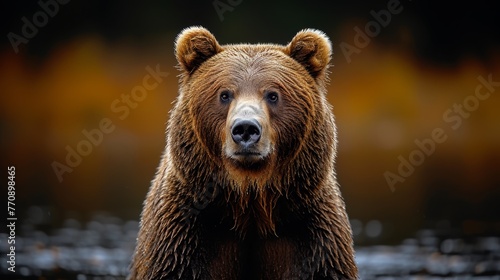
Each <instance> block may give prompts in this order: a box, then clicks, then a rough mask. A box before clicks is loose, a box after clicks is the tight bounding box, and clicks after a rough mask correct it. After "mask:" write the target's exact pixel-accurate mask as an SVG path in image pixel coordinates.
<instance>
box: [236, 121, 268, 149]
mask: <svg viewBox="0 0 500 280" xmlns="http://www.w3.org/2000/svg"><path fill="white" fill-rule="evenodd" d="M261 131H262V128H261V126H260V124H259V123H258V122H257V121H256V120H254V119H243V120H242V119H237V120H236V121H235V122H234V123H233V126H232V128H231V136H232V137H233V141H234V142H236V143H237V144H240V145H244V146H248V145H250V144H254V143H257V142H259V139H260V134H261Z"/></svg>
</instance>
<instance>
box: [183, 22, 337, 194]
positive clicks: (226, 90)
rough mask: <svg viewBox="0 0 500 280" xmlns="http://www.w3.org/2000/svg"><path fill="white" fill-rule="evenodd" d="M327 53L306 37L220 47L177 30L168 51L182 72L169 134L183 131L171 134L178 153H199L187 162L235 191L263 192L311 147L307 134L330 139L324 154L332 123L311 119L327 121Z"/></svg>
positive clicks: (318, 37)
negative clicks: (217, 173)
mask: <svg viewBox="0 0 500 280" xmlns="http://www.w3.org/2000/svg"><path fill="white" fill-rule="evenodd" d="M331 52H332V48H331V44H330V41H329V39H328V38H327V37H326V36H325V34H324V33H322V32H320V31H317V30H313V29H305V30H302V31H300V32H299V33H297V34H296V35H295V37H293V39H292V40H291V42H290V43H289V44H288V45H286V46H282V45H273V44H253V45H252V44H235V45H220V44H219V43H218V42H217V40H216V39H215V37H214V35H212V34H211V33H210V32H209V31H208V30H206V29H204V28H202V27H191V28H187V29H185V30H183V31H182V32H181V33H180V34H179V36H178V37H177V40H176V45H175V54H176V58H177V60H178V62H179V69H180V71H181V75H180V89H179V91H180V92H179V97H178V104H182V106H183V107H182V108H180V110H181V111H182V115H183V116H182V117H180V119H182V120H180V122H181V125H180V126H176V127H177V128H179V127H182V128H183V129H184V130H186V131H184V132H178V133H179V137H184V140H182V141H181V142H183V143H181V145H184V146H185V147H186V146H189V147H191V148H193V149H196V147H198V146H201V147H200V148H199V149H202V150H203V151H202V152H201V153H200V152H198V151H196V152H195V153H194V154H197V155H200V154H203V155H206V158H203V159H202V158H199V159H197V160H199V161H205V160H208V159H209V161H210V164H211V165H213V166H214V168H217V169H219V170H224V172H225V174H226V175H224V176H226V177H227V178H228V179H229V180H231V181H233V182H235V185H238V186H240V187H243V186H248V185H253V186H255V185H257V186H264V185H266V184H269V180H272V179H273V178H274V179H276V178H275V176H274V175H275V174H284V173H285V172H283V170H281V169H283V168H286V167H287V166H288V165H289V164H290V163H291V162H293V161H294V159H295V158H296V157H297V155H298V154H299V153H300V152H301V150H302V149H303V146H304V142H306V141H308V142H310V143H309V145H314V143H315V142H314V141H309V140H306V139H308V137H310V136H311V134H312V131H313V130H325V131H326V132H325V133H322V132H321V131H319V132H318V131H316V132H315V135H319V136H325V135H326V136H327V137H330V138H332V139H327V140H326V141H327V142H328V144H327V146H328V145H329V146H331V147H334V146H335V140H334V139H333V138H334V134H335V132H334V130H335V128H334V127H326V126H330V125H332V124H333V116H332V120H328V121H327V122H321V121H320V122H318V123H313V122H314V121H315V120H317V119H318V117H317V115H319V116H324V115H326V116H330V115H329V114H331V113H330V112H329V113H327V114H325V113H324V112H326V111H329V109H330V108H329V105H325V104H327V102H326V101H325V98H326V97H325V95H326V89H325V84H326V82H327V79H328V67H329V62H330V59H331ZM318 124H319V125H318ZM318 126H321V127H318ZM191 132H192V133H191ZM191 134H192V135H191ZM187 135H191V136H187ZM192 136H194V137H195V139H196V140H193V139H192V138H193V137H192ZM192 141H194V142H197V143H194V144H190V143H192ZM321 141H323V142H324V140H321ZM198 144H199V145H198ZM323 144H324V143H323ZM321 146H322V145H321ZM323 150H324V149H320V150H317V151H316V152H317V153H321V152H324V151H323ZM176 151H177V149H176ZM328 152H330V153H332V151H328ZM183 156H185V155H179V161H182V157H183ZM193 160H196V159H193ZM310 160H313V159H310ZM311 164H316V163H314V162H311ZM200 165H204V164H200Z"/></svg>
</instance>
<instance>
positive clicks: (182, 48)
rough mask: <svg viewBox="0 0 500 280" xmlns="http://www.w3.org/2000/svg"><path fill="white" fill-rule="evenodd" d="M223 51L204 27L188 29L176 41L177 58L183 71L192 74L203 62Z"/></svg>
mask: <svg viewBox="0 0 500 280" xmlns="http://www.w3.org/2000/svg"><path fill="white" fill-rule="evenodd" d="M220 51H222V47H221V46H220V45H219V43H218V42H217V40H216V39H215V36H214V35H212V33H210V32H209V31H208V30H207V29H205V28H203V27H197V26H194V27H188V28H186V29H184V30H183V31H182V32H181V33H180V34H179V35H178V36H177V39H176V40H175V56H176V58H177V61H178V62H179V66H180V68H181V70H184V71H186V72H187V73H192V72H193V71H194V70H196V69H197V68H198V67H199V66H200V65H201V64H202V63H203V62H205V61H206V60H207V59H209V58H210V57H212V56H213V55H215V54H217V53H218V52H220Z"/></svg>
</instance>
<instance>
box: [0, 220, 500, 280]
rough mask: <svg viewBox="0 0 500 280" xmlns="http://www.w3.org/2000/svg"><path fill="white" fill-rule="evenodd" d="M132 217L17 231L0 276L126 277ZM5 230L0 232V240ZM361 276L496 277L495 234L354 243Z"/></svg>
mask: <svg viewBox="0 0 500 280" xmlns="http://www.w3.org/2000/svg"><path fill="white" fill-rule="evenodd" d="M137 230H138V222H137V221H122V220H120V219H118V218H115V217H110V216H105V215H102V216H97V217H95V218H94V219H93V220H92V221H90V222H89V223H87V224H85V225H82V224H81V223H80V222H78V221H76V220H73V219H69V220H66V221H65V223H64V225H63V226H62V227H61V228H60V229H58V230H56V231H53V232H52V233H51V234H47V233H45V232H43V231H41V230H36V229H33V230H31V231H28V232H30V233H29V234H26V235H24V236H16V244H15V245H16V251H15V256H16V266H15V272H10V271H8V270H7V268H8V267H9V264H8V263H7V262H6V261H5V257H6V254H7V253H8V249H9V246H10V245H8V244H7V242H1V245H0V246H1V247H0V248H1V251H2V256H3V258H2V259H3V260H4V261H2V262H1V265H0V267H1V273H0V278H1V279H78V280H87V279H89V280H90V279H93V280H98V279H99V280H111V279H125V276H126V275H127V272H128V265H129V263H130V258H131V256H132V252H133V249H134V246H135V238H136V236H137ZM7 239H8V235H7V234H5V233H2V234H0V240H7ZM356 260H357V263H358V266H359V270H360V276H361V279H498V280H500V237H498V236H482V237H476V238H467V239H464V238H449V237H446V236H442V235H439V236H438V235H437V234H436V233H435V232H434V231H431V230H422V231H420V232H419V233H417V234H416V235H415V237H414V238H410V239H406V240H404V241H403V242H402V243H401V244H400V245H396V246H381V245H380V246H369V247H357V248H356Z"/></svg>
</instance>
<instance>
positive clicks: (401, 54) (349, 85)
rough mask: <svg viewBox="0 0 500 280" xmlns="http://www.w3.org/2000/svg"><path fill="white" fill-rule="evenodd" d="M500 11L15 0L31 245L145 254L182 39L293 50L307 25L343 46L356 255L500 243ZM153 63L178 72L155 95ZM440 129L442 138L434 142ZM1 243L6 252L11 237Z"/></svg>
mask: <svg viewBox="0 0 500 280" xmlns="http://www.w3.org/2000/svg"><path fill="white" fill-rule="evenodd" d="M498 8H499V6H498V5H496V4H493V3H492V2H488V1H466V2H451V1H447V3H442V2H440V3H437V2H431V1H409V0H408V1H405V0H401V1H395V0H391V1H389V0H387V1H336V2H332V1H330V2H327V1H317V2H308V1H272V2H265V1H249V0H215V1H203V2H201V1H142V2H140V3H139V2H136V1H97V0H90V1H79V0H73V1H62V0H61V1H60V2H58V1H56V0H41V1H9V2H5V3H3V4H2V7H1V12H0V13H1V17H0V21H1V26H0V28H1V31H2V32H1V33H0V34H2V36H3V39H2V40H0V135H1V138H0V154H1V162H2V165H1V166H2V168H3V169H4V170H5V169H7V167H8V166H15V169H16V177H15V183H16V185H15V187H16V200H15V202H16V217H17V218H18V221H17V227H16V234H17V236H18V237H22V236H26V237H30V236H31V238H32V240H34V241H32V243H29V242H27V241H25V246H24V247H25V248H28V247H29V246H34V247H33V248H38V249H37V250H42V249H43V250H45V249H47V246H49V245H48V244H50V242H51V241H50V237H51V236H55V235H57V236H59V237H61V238H62V237H63V236H68V235H69V236H71V234H73V235H74V236H73V238H75V239H79V238H80V237H79V235H78V233H75V232H74V231H72V232H71V231H70V232H67V231H60V228H61V227H62V228H66V229H68V228H69V229H74V230H83V231H85V230H88V229H92V228H94V229H97V230H102V231H106V230H111V232H112V230H113V229H115V230H116V231H115V233H114V234H115V235H116V234H118V233H121V234H128V237H127V238H129V239H130V240H132V241H131V242H132V243H130V242H129V243H127V245H126V246H128V247H127V248H128V249H129V250H130V248H132V247H133V238H134V234H135V230H136V227H137V221H138V219H139V215H140V211H141V208H142V202H143V199H144V197H145V195H146V192H147V190H148V188H149V185H150V182H151V180H152V179H153V177H154V174H155V172H156V168H157V165H158V163H159V159H160V155H161V153H162V151H163V149H164V146H165V134H164V131H165V123H166V121H167V119H168V112H169V110H170V108H171V104H172V102H173V100H174V98H175V97H176V95H177V83H178V82H177V75H178V71H177V70H176V68H175V65H176V61H175V58H174V45H173V44H174V40H175V37H176V35H177V34H178V33H179V32H180V31H181V30H182V29H183V28H185V27H188V26H192V25H202V26H204V27H206V28H208V29H209V30H210V31H211V32H212V33H213V34H214V35H215V36H216V38H217V39H218V41H219V42H220V43H221V44H228V43H242V42H246V43H278V44H287V43H288V42H289V41H290V40H291V38H292V37H293V36H294V35H295V33H296V32H298V31H299V30H301V29H304V28H316V29H320V30H322V31H324V32H325V33H326V34H327V35H328V36H329V37H330V39H331V41H332V44H333V48H334V55H333V61H332V64H333V65H334V66H333V67H332V68H331V69H332V73H331V76H330V77H331V82H330V85H329V88H328V89H329V95H328V99H329V101H330V102H331V103H332V104H333V106H334V113H335V115H336V120H337V124H338V130H339V134H338V138H339V139H338V140H339V153H338V158H337V173H338V179H339V181H340V184H341V188H342V189H341V190H342V193H343V195H344V198H345V201H346V204H347V210H348V213H349V216H350V218H351V223H352V226H353V231H354V236H355V243H356V245H357V246H360V247H362V246H373V245H396V244H402V242H403V243H404V242H408V238H413V237H415V236H416V235H418V234H422V232H423V231H422V230H424V232H426V231H425V230H427V232H432V236H438V235H440V234H442V235H444V236H446V238H449V237H450V236H451V237H453V238H459V239H460V240H467V239H470V238H478V237H492V236H493V237H495V238H496V237H498V236H499V235H500V203H499V201H500V110H499V109H500V96H499V93H500V29H499V26H500V17H499V16H498ZM155 69H156V70H157V71H158V70H159V71H160V72H162V73H160V75H157V76H154V75H153V78H154V79H152V80H151V81H152V82H154V81H156V83H155V86H153V87H152V88H150V89H144V84H143V79H144V78H145V77H146V76H147V75H150V76H151V73H152V72H154V71H155ZM167 73H168V74H167ZM478 88H479V89H478ZM141 89H142V90H141ZM103 120H104V121H103ZM103 122H104V124H103ZM103 127H104V128H103ZM436 129H437V130H439V131H440V132H441V136H440V137H437V138H434V139H438V138H439V140H442V141H436V140H432V139H433V137H435V136H433V135H435V134H434V131H435V130H436ZM89 135H90V136H89ZM417 143H426V144H425V145H418V144H417ZM422 146H423V148H422ZM3 174H4V179H2V180H4V183H5V182H7V180H8V178H7V176H8V175H7V171H6V170H5V172H4V173H3ZM4 190H5V191H4V193H3V194H2V197H5V198H4V199H3V201H4V202H5V203H6V201H7V191H6V188H4ZM1 215H2V216H3V217H6V215H7V212H6V211H2V213H1ZM4 220H5V219H4ZM109 224H111V225H115V226H117V225H119V226H120V228H119V229H116V227H111V229H110V228H109V227H107V225H109ZM127 228H128V229H130V231H127V230H126V229H127ZM0 232H3V233H5V234H4V235H2V236H3V237H5V238H2V239H5V240H6V238H7V234H8V233H7V229H6V228H5V227H3V228H1V229H0ZM127 232H128V233H127ZM108 233H109V232H108ZM424 235H425V234H424ZM95 238H99V237H95ZM124 238H125V237H124ZM110 239H113V238H110ZM40 240H45V241H40ZM405 240H406V241H405ZM493 240H494V241H492V242H493V243H492V244H496V245H495V246H498V248H500V241H498V239H493ZM1 242H2V243H3V244H2V245H1V246H2V247H1V248H2V252H3V251H4V250H5V251H6V250H7V245H6V244H5V243H6V242H4V241H3V240H2V241H1ZM54 242H55V241H54ZM68 242H70V241H68ZM89 242H90V241H89ZM101 242H104V241H102V239H101ZM106 242H111V241H109V240H108V241H106ZM436 242H439V241H436ZM28 243H29V246H28ZM431 243H432V242H431ZM89 244H90V243H89ZM107 244H109V243H107ZM441 245H442V244H441ZM19 246H21V248H22V245H19ZM37 246H38V247H37ZM117 246H118V245H117ZM436 246H439V244H438V245H436ZM450 246H451V245H450ZM82 247H85V246H83V245H82ZM104 247H106V246H104ZM29 248H31V247H29ZM446 248H448V247H446ZM495 248H496V247H495ZM498 248H497V249H498ZM49 249H50V250H49V251H50V252H51V253H50V254H52V255H54V254H58V255H61V254H63V253H62V252H61V250H60V249H58V250H56V251H57V252H56V253H54V250H55V249H54V247H50V248H49ZM440 250H441V251H442V250H443V248H442V246H441V247H440ZM499 250H500V249H499ZM44 252H45V251H44ZM126 252H128V251H126ZM125 255H126V253H125ZM125 257H126V256H125ZM496 257H498V256H496ZM498 263H500V262H498ZM497 265H498V269H499V271H500V264H497ZM49 267H50V266H49ZM5 268H6V266H5V264H2V270H3V271H5V270H4V269H5ZM31 273H32V272H30V271H28V272H27V271H26V270H25V271H24V275H25V276H26V275H30V274H31ZM118 274H119V273H118Z"/></svg>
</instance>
